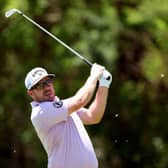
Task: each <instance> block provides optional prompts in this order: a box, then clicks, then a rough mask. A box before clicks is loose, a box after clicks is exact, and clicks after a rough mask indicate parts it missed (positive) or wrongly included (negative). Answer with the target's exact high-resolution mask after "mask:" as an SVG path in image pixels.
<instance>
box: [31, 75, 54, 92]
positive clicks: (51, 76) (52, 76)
mask: <svg viewBox="0 0 168 168" xmlns="http://www.w3.org/2000/svg"><path fill="white" fill-rule="evenodd" d="M46 77H50V78H52V79H53V78H54V77H55V74H47V75H44V76H42V77H41V78H39V79H38V80H36V81H35V82H34V83H33V84H32V86H31V88H32V87H33V86H35V85H36V84H37V83H38V82H40V81H41V80H42V79H44V78H46ZM31 88H30V89H31ZM30 89H29V90H30Z"/></svg>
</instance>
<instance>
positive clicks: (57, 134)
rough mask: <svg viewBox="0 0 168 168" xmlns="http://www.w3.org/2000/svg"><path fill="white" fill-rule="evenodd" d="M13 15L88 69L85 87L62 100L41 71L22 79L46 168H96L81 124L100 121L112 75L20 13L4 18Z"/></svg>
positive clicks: (89, 144)
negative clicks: (88, 67)
mask: <svg viewBox="0 0 168 168" xmlns="http://www.w3.org/2000/svg"><path fill="white" fill-rule="evenodd" d="M14 13H18V14H20V15H21V16H23V17H24V18H25V19H26V20H27V21H29V22H31V23H32V24H33V25H35V26H36V27H38V28H39V29H41V30H42V31H43V32H45V33H46V34H48V35H49V36H50V37H52V38H53V39H54V40H56V41H57V42H58V43H60V44H61V45H63V46H64V47H66V48H67V49H68V50H69V51H71V52H72V53H73V54H75V55H76V56H77V57H78V58H80V59H81V60H83V61H84V62H85V63H87V64H88V65H89V66H91V72H90V75H89V77H88V79H87V80H86V82H85V84H84V85H83V86H82V87H81V88H80V89H79V90H78V91H77V93H76V94H75V95H74V96H72V97H70V98H67V99H64V100H61V99H60V98H59V97H58V96H57V95H55V90H54V85H53V79H54V77H55V75H54V74H48V72H47V71H46V70H45V69H43V68H41V67H37V68H34V69H32V70H31V71H30V72H29V73H28V74H27V76H26V78H25V86H26V88H27V93H28V95H29V96H30V97H31V98H32V100H33V101H32V103H31V106H32V113H31V120H32V123H33V125H34V128H35V130H36V132H37V135H38V137H39V138H40V140H41V142H42V144H43V146H44V148H45V150H46V152H47V156H48V168H98V161H97V158H96V155H95V152H94V149H93V146H92V143H91V141H90V138H89V136H88V134H87V132H86V130H85V128H84V125H83V124H88V125H89V124H96V123H98V122H100V121H101V118H102V117H103V114H104V111H105V107H106V102H107V96H108V88H109V86H110V84H111V82H112V75H111V74H110V73H109V72H108V71H107V70H105V68H104V67H103V66H100V65H98V64H92V63H91V62H90V61H89V60H87V59H86V58H84V57H83V56H82V55H80V54H79V53H78V52H76V51H75V50H74V49H72V48H71V47H69V46H68V45H67V44H65V43H64V42H63V41H61V40H60V39H59V38H57V37H56V36H54V35H53V34H52V33H50V32H48V31H47V30H46V29H45V28H43V27H42V26H40V25H39V24H38V23H36V22H35V21H33V20H32V19H31V18H29V17H28V16H27V15H25V14H24V13H23V12H22V11H20V10H18V9H11V10H8V11H7V12H6V13H5V16H6V17H10V16H12V15H13V14H14ZM97 82H99V87H98V89H97V92H96V96H95V99H94V100H93V102H92V103H91V104H90V106H89V107H88V108H85V106H86V105H87V103H88V102H89V101H90V100H91V98H92V96H93V93H94V90H95V88H96V84H97Z"/></svg>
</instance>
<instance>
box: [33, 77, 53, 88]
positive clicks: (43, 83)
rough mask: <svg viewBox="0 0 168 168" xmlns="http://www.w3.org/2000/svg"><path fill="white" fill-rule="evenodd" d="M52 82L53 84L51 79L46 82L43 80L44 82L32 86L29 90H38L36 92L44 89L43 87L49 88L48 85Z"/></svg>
mask: <svg viewBox="0 0 168 168" xmlns="http://www.w3.org/2000/svg"><path fill="white" fill-rule="evenodd" d="M53 82H54V80H53V79H47V80H45V81H43V82H39V83H37V84H36V85H34V86H33V87H32V88H31V90H33V89H38V90H40V89H44V87H45V86H49V85H50V84H51V83H53Z"/></svg>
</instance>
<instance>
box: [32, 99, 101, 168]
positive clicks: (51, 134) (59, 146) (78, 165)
mask: <svg viewBox="0 0 168 168" xmlns="http://www.w3.org/2000/svg"><path fill="white" fill-rule="evenodd" d="M31 105H32V114H31V120H32V123H33V125H34V128H35V130H36V132H37V134H38V137H39V138H40V140H41V142H42V144H43V146H44V148H45V150H46V152H47V155H48V168H98V161H97V158H96V155H95V152H94V149H93V146H92V143H91V141H90V138H89V136H88V134H87V132H86V130H85V128H84V126H83V123H82V121H81V120H80V118H79V115H78V113H81V112H82V109H80V110H79V111H77V112H74V113H72V114H71V115H68V110H67V101H66V100H62V101H61V100H59V98H58V97H56V98H55V101H52V102H42V103H38V102H32V103H31Z"/></svg>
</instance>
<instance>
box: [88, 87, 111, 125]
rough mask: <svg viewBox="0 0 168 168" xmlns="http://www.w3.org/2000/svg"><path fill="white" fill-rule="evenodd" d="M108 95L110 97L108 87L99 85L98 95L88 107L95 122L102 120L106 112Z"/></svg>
mask: <svg viewBox="0 0 168 168" xmlns="http://www.w3.org/2000/svg"><path fill="white" fill-rule="evenodd" d="M107 97H108V88H106V87H99V88H98V91H97V93H96V97H95V99H94V101H93V103H92V104H91V105H90V107H89V109H88V112H89V113H90V116H92V119H93V120H92V122H93V123H98V122H100V121H101V119H102V117H103V115H104V112H105V108H106V104H107ZM91 124H92V123H91Z"/></svg>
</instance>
